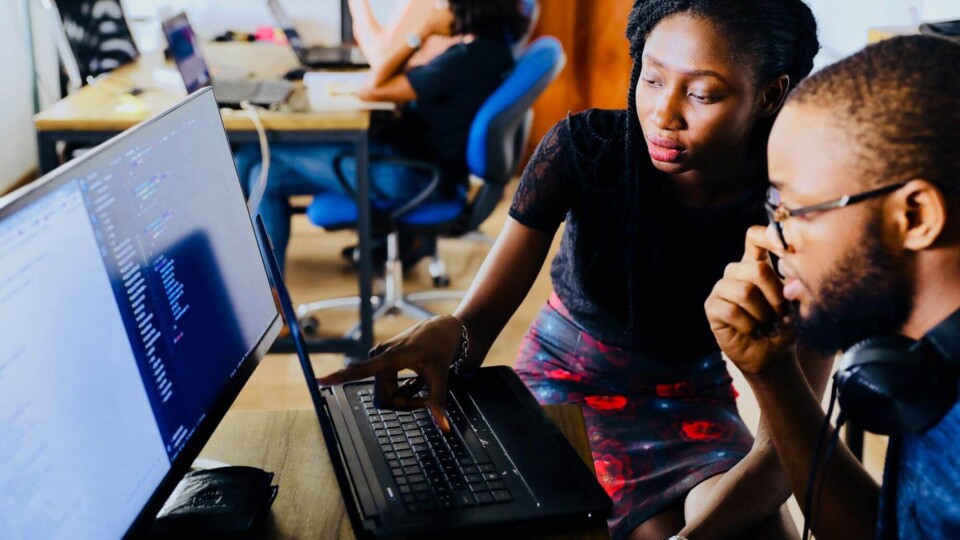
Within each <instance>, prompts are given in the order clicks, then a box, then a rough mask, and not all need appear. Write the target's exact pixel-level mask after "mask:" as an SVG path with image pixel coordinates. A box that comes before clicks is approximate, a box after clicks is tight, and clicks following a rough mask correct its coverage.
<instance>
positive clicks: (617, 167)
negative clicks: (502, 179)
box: [510, 109, 766, 362]
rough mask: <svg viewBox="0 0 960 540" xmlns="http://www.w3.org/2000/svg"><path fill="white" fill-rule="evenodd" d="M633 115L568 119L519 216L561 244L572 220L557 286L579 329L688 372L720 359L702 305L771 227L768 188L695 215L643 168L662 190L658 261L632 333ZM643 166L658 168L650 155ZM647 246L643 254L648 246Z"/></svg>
mask: <svg viewBox="0 0 960 540" xmlns="http://www.w3.org/2000/svg"><path fill="white" fill-rule="evenodd" d="M626 119H627V111H625V110H617V111H603V110H597V109H593V110H589V111H586V112H584V113H580V114H575V115H571V116H569V117H568V118H567V119H565V120H563V121H561V122H560V123H559V124H557V125H556V126H555V127H554V128H553V129H552V130H551V131H550V132H549V133H547V135H546V136H545V137H544V138H543V141H542V142H541V143H540V146H539V147H538V148H537V150H536V152H535V153H534V156H533V157H532V158H531V160H530V162H529V164H528V165H527V168H526V170H525V171H524V173H523V176H522V178H521V180H520V186H519V188H518V190H517V194H516V196H515V197H514V200H513V204H512V206H511V208H510V216H511V217H512V218H513V219H515V220H517V221H518V222H520V223H522V224H523V225H526V226H527V227H531V228H534V229H538V230H541V231H544V232H547V233H550V234H553V233H554V232H555V231H556V230H557V228H558V227H559V226H560V223H561V222H563V221H564V220H566V228H565V230H564V235H563V240H562V242H561V246H560V251H559V253H558V254H557V256H556V258H555V259H554V261H553V267H552V270H551V277H552V278H553V287H554V290H555V292H556V293H557V296H558V297H559V298H560V300H561V301H562V302H563V304H564V306H566V308H567V309H568V310H569V311H570V313H571V315H572V316H573V318H574V320H575V322H577V323H578V324H579V325H580V326H581V327H582V328H583V329H584V330H586V331H587V332H589V333H590V334H592V335H593V336H594V337H596V338H597V339H599V340H601V341H603V342H606V343H608V344H612V345H617V346H621V347H627V348H632V349H637V348H638V347H639V348H641V349H642V351H639V352H647V353H651V354H656V355H658V356H660V357H662V358H664V359H667V360H673V361H678V362H687V361H693V360H697V359H700V358H702V357H704V356H706V355H710V354H714V353H716V352H717V351H719V348H718V346H717V343H716V340H715V339H714V337H713V334H712V333H711V331H710V327H709V324H708V322H707V318H706V314H705V312H704V308H703V304H704V302H705V301H706V299H707V296H709V294H710V291H711V290H712V289H713V287H714V285H715V284H716V283H717V281H719V280H720V278H721V277H722V276H723V271H724V268H725V267H726V265H727V264H729V263H731V262H734V261H738V260H740V259H741V258H742V256H743V249H744V238H745V237H746V231H747V229H748V228H749V227H750V226H752V225H756V224H764V223H766V215H765V213H764V210H763V200H764V195H765V191H766V190H765V185H764V184H762V183H759V182H758V183H757V184H756V185H755V186H753V187H752V188H750V189H749V190H747V191H746V192H745V193H744V194H743V195H742V196H740V197H739V198H738V199H737V200H735V201H733V202H730V203H727V204H724V205H721V206H712V207H703V208H691V207H686V206H684V205H683V204H681V203H679V202H678V201H676V200H675V199H674V198H673V197H671V196H669V195H668V194H666V193H665V192H664V191H662V190H661V189H659V187H658V186H661V185H662V184H661V182H662V181H663V180H664V179H665V178H666V177H665V175H663V174H662V173H660V172H658V171H656V170H655V169H653V168H652V166H651V167H644V168H643V170H644V171H646V172H644V173H643V174H642V175H641V176H642V178H641V180H640V181H641V182H652V183H656V184H650V186H653V187H654V188H655V189H652V190H647V191H650V192H652V193H655V195H654V196H653V200H652V201H650V203H649V204H647V205H646V206H647V207H648V208H650V209H651V210H650V212H651V213H652V218H653V219H652V220H650V221H649V223H650V228H652V230H648V231H647V232H646V234H654V235H656V245H657V246H659V247H658V251H659V253H658V254H657V255H656V256H654V255H653V254H652V253H640V254H639V257H638V259H639V260H640V261H648V262H644V263H642V264H644V265H645V267H644V272H643V274H644V276H645V278H644V280H643V283H642V285H641V287H642V290H641V291H640V295H639V298H640V299H641V301H640V305H639V306H637V310H638V311H640V312H641V313H640V314H639V319H640V320H641V321H643V322H642V324H640V325H639V328H638V336H636V338H637V339H633V336H631V333H630V331H629V328H628V326H629V322H628V319H629V314H628V312H629V304H628V302H629V292H628V281H627V279H628V273H627V268H626V266H627V264H628V263H627V257H626V254H625V248H624V245H623V244H624V236H623V234H622V233H621V231H623V230H625V228H626V227H627V226H628V225H627V224H625V223H623V218H622V217H621V216H622V215H623V212H622V211H621V208H622V207H623V206H622V205H623V204H624V202H623V201H624V199H625V197H626V189H625V187H624V185H625V182H624V177H625V176H626V174H625V171H626V162H625V148H626V144H625V132H626ZM639 158H640V159H643V160H649V157H648V156H647V155H646V153H645V152H644V154H643V155H642V156H639ZM647 244H648V243H639V242H638V244H637V245H647Z"/></svg>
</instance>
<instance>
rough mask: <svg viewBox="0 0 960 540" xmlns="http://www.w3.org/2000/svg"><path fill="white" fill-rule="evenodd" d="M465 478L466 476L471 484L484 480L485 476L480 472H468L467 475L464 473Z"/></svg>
mask: <svg viewBox="0 0 960 540" xmlns="http://www.w3.org/2000/svg"><path fill="white" fill-rule="evenodd" d="M464 478H466V480H467V482H469V483H471V484H476V483H477V482H483V477H482V476H480V475H479V474H467V475H464Z"/></svg>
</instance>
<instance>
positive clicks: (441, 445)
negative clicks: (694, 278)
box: [357, 389, 513, 513]
mask: <svg viewBox="0 0 960 540" xmlns="http://www.w3.org/2000/svg"><path fill="white" fill-rule="evenodd" d="M357 397H358V399H359V401H360V402H361V403H362V404H363V408H364V414H365V415H366V417H367V421H368V422H369V423H370V427H371V428H373V433H374V435H375V436H376V437H377V443H378V444H379V445H380V451H381V452H382V453H383V457H384V458H385V459H386V461H387V465H388V466H389V467H390V472H391V474H392V475H393V479H394V482H395V484H396V486H395V489H397V490H398V492H397V494H396V495H397V496H398V497H399V498H400V500H402V501H403V504H404V506H405V507H406V508H407V510H408V511H410V512H412V513H425V512H437V511H442V510H451V509H455V508H470V507H476V506H485V505H492V504H499V503H506V502H509V501H511V500H513V496H512V495H511V494H510V490H509V489H508V488H507V485H506V483H505V482H504V481H503V478H502V477H501V475H500V473H499V472H498V471H497V469H496V467H495V466H494V465H493V462H492V461H491V459H490V456H489V454H487V451H486V449H484V446H483V443H481V442H480V439H479V438H478V437H477V434H476V432H475V431H474V429H473V427H471V423H470V422H468V421H467V419H466V417H465V416H464V414H463V411H462V410H460V407H459V406H458V405H457V403H456V400H454V399H450V400H448V401H449V403H448V405H447V416H448V418H449V419H450V423H451V425H452V426H453V429H452V430H451V433H449V434H447V435H444V434H443V432H442V431H440V429H439V428H437V426H436V424H434V422H433V419H432V418H431V417H430V413H429V411H427V409H419V410H416V411H388V410H378V409H377V408H376V407H374V406H373V390H372V389H363V390H359V391H358V392H357ZM477 422H482V419H474V420H473V425H476V424H477ZM477 429H480V430H481V431H482V432H489V426H486V425H481V426H477ZM388 489H393V488H388Z"/></svg>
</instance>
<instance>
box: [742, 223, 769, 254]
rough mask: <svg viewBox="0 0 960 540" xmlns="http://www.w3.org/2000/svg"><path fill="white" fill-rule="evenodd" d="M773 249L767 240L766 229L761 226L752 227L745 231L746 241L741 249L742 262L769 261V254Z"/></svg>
mask: <svg viewBox="0 0 960 540" xmlns="http://www.w3.org/2000/svg"><path fill="white" fill-rule="evenodd" d="M774 247H775V246H772V245H771V244H770V242H769V240H768V239H767V228H766V227H764V226H762V225H754V226H753V227H750V228H749V229H747V239H746V242H744V248H743V262H747V261H767V260H769V253H770V252H771V251H772V250H773V249H774Z"/></svg>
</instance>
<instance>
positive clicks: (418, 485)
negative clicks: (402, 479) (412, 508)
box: [410, 477, 430, 493]
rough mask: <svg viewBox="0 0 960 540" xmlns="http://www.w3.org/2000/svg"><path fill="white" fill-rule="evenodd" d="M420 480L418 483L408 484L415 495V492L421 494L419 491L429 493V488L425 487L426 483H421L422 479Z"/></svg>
mask: <svg viewBox="0 0 960 540" xmlns="http://www.w3.org/2000/svg"><path fill="white" fill-rule="evenodd" d="M420 480H421V481H420V482H416V483H413V484H410V489H411V490H413V491H414V492H415V493H416V492H421V491H429V490H430V486H429V485H427V483H426V482H423V481H422V480H423V478H422V477H421V478H420Z"/></svg>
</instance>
